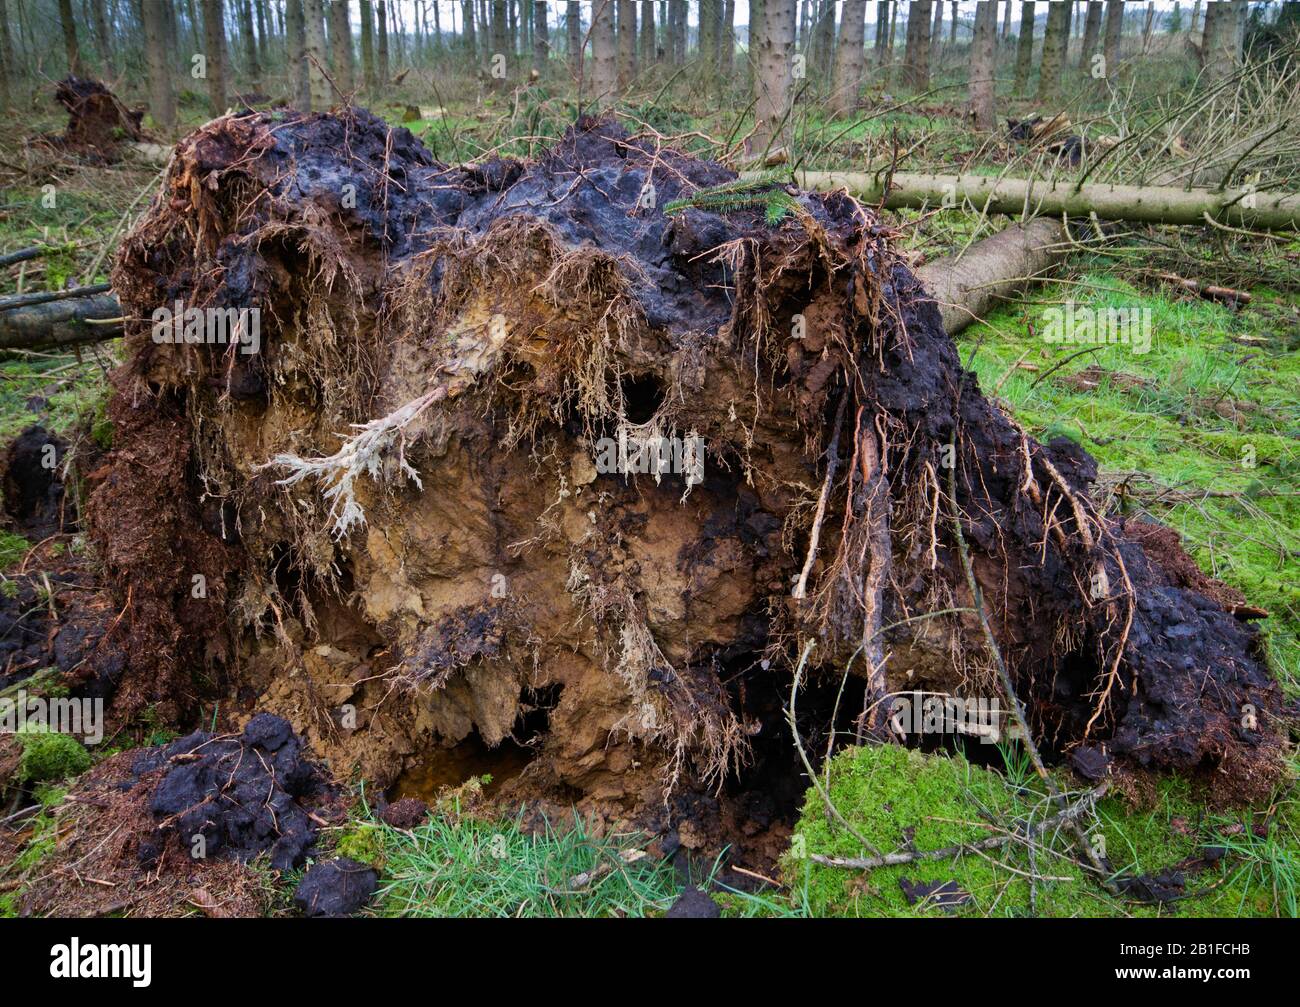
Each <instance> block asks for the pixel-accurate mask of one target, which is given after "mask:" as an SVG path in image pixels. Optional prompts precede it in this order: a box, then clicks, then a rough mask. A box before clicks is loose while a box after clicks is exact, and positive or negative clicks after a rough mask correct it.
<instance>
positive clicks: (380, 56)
mask: <svg viewBox="0 0 1300 1007" xmlns="http://www.w3.org/2000/svg"><path fill="white" fill-rule="evenodd" d="M387 6H388V5H387V4H386V3H384V0H375V28H376V29H377V35H378V39H377V45H376V47H375V48H376V50H377V52H376V60H375V76H376V79H377V81H378V85H379V87H380V88H385V87H387V86H388V82H389V80H391V79H392V78H391V77H390V76H389V74H388V69H389V68H388V11H387V9H386V8H387ZM376 97H377V96H376Z"/></svg>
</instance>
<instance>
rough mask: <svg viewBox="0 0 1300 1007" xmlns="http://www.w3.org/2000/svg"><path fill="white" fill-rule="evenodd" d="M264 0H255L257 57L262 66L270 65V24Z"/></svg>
mask: <svg viewBox="0 0 1300 1007" xmlns="http://www.w3.org/2000/svg"><path fill="white" fill-rule="evenodd" d="M268 22H269V19H268V18H267V15H266V0H257V57H258V60H259V62H260V63H261V64H262V66H264V67H269V66H270V65H271V45H270V24H269V23H268Z"/></svg>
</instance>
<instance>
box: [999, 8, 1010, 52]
mask: <svg viewBox="0 0 1300 1007" xmlns="http://www.w3.org/2000/svg"><path fill="white" fill-rule="evenodd" d="M1011 7H1012V3H1011V0H1007V2H1006V7H1005V9H1004V12H1003V14H1002V34H1001V35H1000V36H999V38H998V40H999V41H1000V42H1005V41H1006V40H1007V39H1009V38H1010V37H1011Z"/></svg>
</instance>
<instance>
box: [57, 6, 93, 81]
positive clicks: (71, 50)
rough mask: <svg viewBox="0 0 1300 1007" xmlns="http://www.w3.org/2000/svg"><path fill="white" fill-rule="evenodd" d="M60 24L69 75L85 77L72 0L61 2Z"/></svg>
mask: <svg viewBox="0 0 1300 1007" xmlns="http://www.w3.org/2000/svg"><path fill="white" fill-rule="evenodd" d="M59 22H60V23H61V24H62V26H63V52H64V55H65V56H67V59H68V73H70V74H72V75H73V76H74V77H84V76H85V74H86V71H85V68H84V67H82V65H81V47H80V46H79V45H78V44H77V22H76V19H75V18H73V16H72V0H59Z"/></svg>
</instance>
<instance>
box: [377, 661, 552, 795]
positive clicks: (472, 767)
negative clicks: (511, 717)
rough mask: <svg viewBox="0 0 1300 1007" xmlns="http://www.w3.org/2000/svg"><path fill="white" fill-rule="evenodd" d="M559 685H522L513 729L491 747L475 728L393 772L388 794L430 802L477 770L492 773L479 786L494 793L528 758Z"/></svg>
mask: <svg viewBox="0 0 1300 1007" xmlns="http://www.w3.org/2000/svg"><path fill="white" fill-rule="evenodd" d="M561 688H562V686H559V685H548V686H543V687H541V688H539V689H529V690H527V692H526V693H525V695H524V698H523V701H522V702H521V712H520V714H519V719H518V720H517V721H516V722H515V726H514V730H513V731H512V732H511V735H510V737H508V738H505V739H503V740H502V741H501V743H500V744H499V745H497V746H496V747H495V748H489V747H488V745H487V742H485V741H484V740H483V738H482V736H481V735H480V734H479V733H478V732H477V731H475V732H473V733H472V734H470V735H469V737H467V738H465V739H464V740H463V741H461V742H459V743H457V744H456V745H454V746H452V747H451V748H439V749H435V750H434V751H432V752H430V753H429V754H428V756H427V757H426V758H425V759H424V760H423V761H421V762H420V763H419V764H417V765H415V766H413V767H411V768H410V769H408V770H406V771H405V772H404V773H402V775H401V776H399V777H398V778H397V781H396V782H395V783H394V784H393V785H392V786H391V787H389V789H388V795H387V796H388V799H389V800H390V801H399V800H401V799H402V798H404V797H417V798H419V799H420V800H422V801H424V802H425V803H426V804H432V803H433V802H434V801H435V800H436V799H437V797H438V794H439V792H441V791H442V790H443V789H444V788H454V787H459V786H460V785H461V784H463V783H465V782H466V781H467V780H469V779H471V778H472V777H475V776H483V775H488V776H491V777H492V779H491V781H490V782H489V783H488V784H487V785H486V786H485V787H484V788H483V792H484V793H486V794H487V795H488V796H492V795H494V794H496V792H497V791H498V790H500V789H501V787H502V786H503V785H505V784H506V783H507V782H508V781H510V780H513V779H514V778H515V777H517V776H518V775H519V774H520V773H522V772H523V771H524V769H525V768H526V767H527V766H528V764H529V763H530V762H532V761H533V757H534V756H535V755H536V754H537V750H538V748H539V747H540V746H541V742H542V739H544V738H545V736H546V732H547V730H548V729H549V728H550V723H551V711H552V710H553V709H555V706H556V704H557V703H558V702H559V701H560V690H561Z"/></svg>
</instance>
